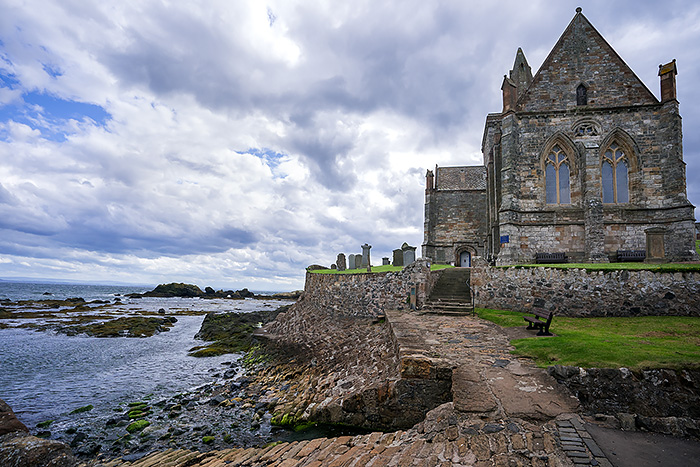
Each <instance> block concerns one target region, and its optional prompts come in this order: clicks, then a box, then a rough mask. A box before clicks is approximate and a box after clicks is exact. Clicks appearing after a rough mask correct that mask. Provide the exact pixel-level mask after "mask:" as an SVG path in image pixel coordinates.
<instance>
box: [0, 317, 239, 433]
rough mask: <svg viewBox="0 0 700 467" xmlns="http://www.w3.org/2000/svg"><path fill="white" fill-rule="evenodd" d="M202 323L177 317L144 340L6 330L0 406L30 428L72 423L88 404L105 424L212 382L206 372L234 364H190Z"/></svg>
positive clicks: (0, 345)
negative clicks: (138, 406)
mask: <svg viewBox="0 0 700 467" xmlns="http://www.w3.org/2000/svg"><path fill="white" fill-rule="evenodd" d="M203 319H204V317H203V316H179V317H178V322H177V323H175V325H174V326H173V327H172V328H171V330H170V331H168V332H163V333H160V334H157V335H155V336H153V337H149V338H145V339H137V338H108V339H105V338H96V337H68V336H65V335H61V334H52V333H46V332H34V331H29V330H23V329H4V330H2V331H0V398H2V399H4V400H5V401H6V402H7V403H8V404H10V406H11V407H12V408H13V409H14V411H15V413H16V414H17V416H18V417H19V419H20V420H22V421H23V422H24V423H25V424H26V425H27V426H30V427H33V426H35V425H36V424H37V423H39V422H41V421H44V420H52V419H55V420H57V421H60V420H61V419H66V420H70V419H71V418H72V417H71V416H69V415H68V413H69V412H71V411H72V410H74V409H76V408H78V407H82V406H85V405H88V404H91V405H93V406H95V409H94V410H93V411H92V412H91V415H92V416H108V415H110V414H112V413H113V408H114V407H116V406H117V405H118V404H119V403H121V402H128V401H133V400H137V399H141V398H143V397H146V396H148V395H149V394H153V395H154V396H153V397H154V398H158V397H167V396H169V395H173V394H177V393H178V392H182V391H186V390H189V389H192V388H194V387H196V386H198V385H201V384H205V383H208V382H211V381H212V379H213V378H212V373H213V372H211V371H210V370H212V369H215V370H218V369H219V368H220V367H221V363H222V362H225V361H229V362H230V361H232V360H234V359H235V358H237V356H236V355H223V356H220V357H211V358H194V357H189V356H187V350H188V349H189V348H191V347H193V346H195V345H198V344H199V345H201V341H195V340H194V339H193V337H194V335H195V334H196V333H197V331H198V330H199V327H200V325H201V323H202V320H203ZM54 427H57V428H60V426H54ZM54 427H52V428H54Z"/></svg>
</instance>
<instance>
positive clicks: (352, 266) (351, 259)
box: [348, 255, 355, 269]
mask: <svg viewBox="0 0 700 467" xmlns="http://www.w3.org/2000/svg"><path fill="white" fill-rule="evenodd" d="M348 269H355V255H348Z"/></svg>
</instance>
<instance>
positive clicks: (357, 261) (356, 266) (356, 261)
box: [355, 255, 362, 269]
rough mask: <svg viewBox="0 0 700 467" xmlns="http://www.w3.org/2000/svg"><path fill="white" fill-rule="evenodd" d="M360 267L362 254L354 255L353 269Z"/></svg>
mask: <svg viewBox="0 0 700 467" xmlns="http://www.w3.org/2000/svg"><path fill="white" fill-rule="evenodd" d="M361 267H362V255H355V269H360V268H361Z"/></svg>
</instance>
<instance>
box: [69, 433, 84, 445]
mask: <svg viewBox="0 0 700 467" xmlns="http://www.w3.org/2000/svg"><path fill="white" fill-rule="evenodd" d="M87 438H88V435H87V434H85V433H83V432H82V431H79V432H77V433H76V434H75V436H74V437H73V440H72V441H71V442H70V445H71V447H72V448H74V447H76V446H77V445H79V444H80V443H82V442H83V441H85V440H86V439H87Z"/></svg>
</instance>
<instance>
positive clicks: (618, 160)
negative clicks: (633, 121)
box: [601, 143, 629, 203]
mask: <svg viewBox="0 0 700 467" xmlns="http://www.w3.org/2000/svg"><path fill="white" fill-rule="evenodd" d="M601 175H602V177H603V203H628V202H629V163H628V162H627V156H626V155H625V153H624V151H623V150H622V148H620V147H619V146H618V145H617V144H615V143H613V144H611V145H610V146H609V147H608V149H607V150H606V151H605V153H604V154H603V165H602V167H601Z"/></svg>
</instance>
